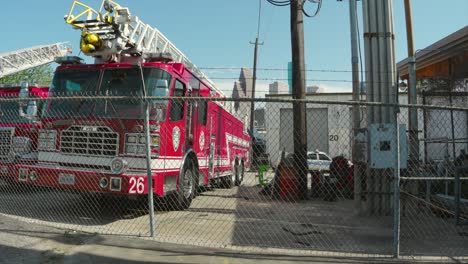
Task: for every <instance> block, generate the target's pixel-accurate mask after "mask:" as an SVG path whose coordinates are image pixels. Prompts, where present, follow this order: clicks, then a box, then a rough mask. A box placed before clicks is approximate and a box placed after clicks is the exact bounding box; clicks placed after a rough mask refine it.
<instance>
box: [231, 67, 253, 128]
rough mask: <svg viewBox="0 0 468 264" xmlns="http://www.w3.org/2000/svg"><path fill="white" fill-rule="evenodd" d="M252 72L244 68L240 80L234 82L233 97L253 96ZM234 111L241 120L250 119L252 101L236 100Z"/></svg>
mask: <svg viewBox="0 0 468 264" xmlns="http://www.w3.org/2000/svg"><path fill="white" fill-rule="evenodd" d="M252 80H253V77H252V72H251V71H250V69H249V68H242V69H241V72H240V76H239V81H236V82H235V83H234V88H233V90H232V98H233V99H238V98H252V85H253V84H252ZM233 108H234V109H233V111H232V113H233V114H234V115H235V116H237V117H238V118H239V119H241V120H246V119H247V120H248V117H249V116H250V102H239V101H235V102H234V107H233Z"/></svg>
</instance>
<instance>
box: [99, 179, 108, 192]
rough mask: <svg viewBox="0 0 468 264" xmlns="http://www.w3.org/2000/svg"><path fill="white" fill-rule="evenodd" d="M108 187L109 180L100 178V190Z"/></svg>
mask: <svg viewBox="0 0 468 264" xmlns="http://www.w3.org/2000/svg"><path fill="white" fill-rule="evenodd" d="M108 185H109V180H108V179H107V178H106V177H102V178H101V179H100V180H99V186H100V187H101V188H102V189H105V188H107V186H108Z"/></svg>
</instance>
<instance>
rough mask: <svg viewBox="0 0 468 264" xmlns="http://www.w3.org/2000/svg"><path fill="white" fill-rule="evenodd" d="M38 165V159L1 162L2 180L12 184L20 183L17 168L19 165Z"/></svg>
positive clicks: (0, 172)
mask: <svg viewBox="0 0 468 264" xmlns="http://www.w3.org/2000/svg"><path fill="white" fill-rule="evenodd" d="M36 163H37V159H16V160H13V161H11V162H0V179H4V180H6V181H10V182H14V181H18V177H17V176H16V175H17V173H16V166H17V165H18V164H26V165H34V164H36Z"/></svg>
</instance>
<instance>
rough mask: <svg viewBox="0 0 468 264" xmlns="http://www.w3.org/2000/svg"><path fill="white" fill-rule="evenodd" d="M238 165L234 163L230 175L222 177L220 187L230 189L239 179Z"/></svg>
mask: <svg viewBox="0 0 468 264" xmlns="http://www.w3.org/2000/svg"><path fill="white" fill-rule="evenodd" d="M238 173H239V164H238V162H237V160H236V161H234V165H233V166H232V173H231V174H230V175H228V176H224V177H223V178H221V186H222V187H223V188H225V189H231V188H232V187H234V186H235V185H236V182H237V179H238V177H239V175H238Z"/></svg>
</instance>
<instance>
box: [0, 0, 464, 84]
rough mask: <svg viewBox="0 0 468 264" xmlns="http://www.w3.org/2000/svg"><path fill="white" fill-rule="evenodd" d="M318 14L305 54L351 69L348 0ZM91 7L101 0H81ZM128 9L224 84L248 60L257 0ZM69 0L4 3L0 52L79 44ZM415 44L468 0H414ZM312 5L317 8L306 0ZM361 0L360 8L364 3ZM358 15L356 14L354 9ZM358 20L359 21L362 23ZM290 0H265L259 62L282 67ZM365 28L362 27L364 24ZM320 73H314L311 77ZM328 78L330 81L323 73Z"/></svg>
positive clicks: (142, 1)
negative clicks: (272, 0) (280, 3)
mask: <svg viewBox="0 0 468 264" xmlns="http://www.w3.org/2000/svg"><path fill="white" fill-rule="evenodd" d="M323 1H324V3H323V6H322V10H321V12H320V14H319V15H318V17H315V18H306V19H305V25H304V26H305V54H306V64H307V69H309V70H345V71H346V70H350V69H351V65H350V60H351V59H350V57H351V55H350V40H349V36H350V33H349V10H348V6H349V5H348V1H347V0H343V1H342V2H338V1H336V0H323ZM83 2H85V3H88V4H90V5H92V6H96V8H97V7H98V6H99V4H100V2H101V1H100V0H83ZM118 2H119V3H120V4H121V5H123V6H128V7H130V10H131V11H132V14H134V15H137V16H139V17H140V19H142V20H143V21H145V22H146V23H149V24H151V25H153V26H155V27H157V28H159V30H161V32H163V33H164V34H165V35H166V36H167V37H168V38H169V39H170V40H171V41H173V42H174V43H175V44H176V45H177V46H178V47H179V49H180V50H182V51H183V52H184V53H185V54H186V55H187V56H188V57H189V58H190V59H191V60H192V61H193V62H194V63H196V64H197V65H198V66H199V67H207V68H235V70H226V69H218V70H207V71H206V72H207V74H208V76H209V77H211V79H213V80H214V81H215V82H216V83H217V84H218V85H219V87H220V88H221V89H232V83H233V82H234V80H235V79H236V78H238V76H239V68H240V67H243V66H245V67H252V65H253V45H251V44H250V43H249V42H250V41H254V40H255V36H256V31H257V21H258V5H259V2H258V0H231V1H228V0H179V1H174V0H138V1H135V0H133V1H131V0H120V1H118ZM71 3H72V0H60V1H59V0H41V1H35V0H17V1H5V3H2V10H3V12H2V16H0V24H1V25H2V31H1V33H2V38H1V39H2V41H1V44H0V53H3V52H8V51H12V50H15V49H19V48H25V47H30V46H34V45H40V44H47V43H53V42H60V41H70V42H71V43H72V45H73V47H74V50H75V54H76V53H77V52H78V42H79V37H80V35H79V32H78V31H76V30H73V29H72V28H71V27H70V26H69V25H67V24H65V22H64V20H63V16H64V15H65V14H66V13H67V12H68V10H69V8H70V6H71ZM412 5H413V15H414V18H413V22H414V39H415V48H416V49H422V48H424V47H426V46H428V45H430V44H431V43H433V42H435V41H437V40H439V39H441V38H443V37H444V36H446V35H448V34H450V33H452V32H454V31H456V30H458V29H460V28H462V27H464V26H466V25H468V0H445V1H441V0H412ZM309 8H310V10H311V11H313V9H314V8H315V6H314V5H312V4H310V5H309ZM361 8H362V6H361V2H358V10H359V11H361ZM359 15H360V14H359ZM404 19H405V17H404V9H403V0H394V20H395V35H396V39H395V44H396V55H397V56H396V58H397V61H399V60H401V59H403V58H405V57H406V55H407V49H406V31H405V20H404ZM361 26H362V23H361ZM289 29H290V26H289V7H276V6H272V5H270V4H269V3H267V2H266V1H265V0H262V18H261V32H260V41H263V42H264V45H263V46H260V49H259V59H258V67H259V68H261V69H286V68H287V62H288V61H290V60H291V51H290V32H289ZM361 33H362V32H361ZM258 78H259V79H267V80H260V81H259V84H258V90H259V93H262V92H265V91H266V90H267V89H268V86H267V84H268V83H271V82H273V81H274V80H276V79H285V78H287V72H286V71H284V70H279V71H278V70H275V71H272V70H259V72H258ZM307 79H308V80H309V81H308V85H319V86H323V87H325V88H327V90H328V91H338V90H339V91H341V90H347V89H350V88H349V87H351V83H350V82H336V81H333V80H351V73H349V72H331V73H326V72H319V71H309V72H308V75H307ZM314 80H319V81H314ZM326 80H329V81H326Z"/></svg>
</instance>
